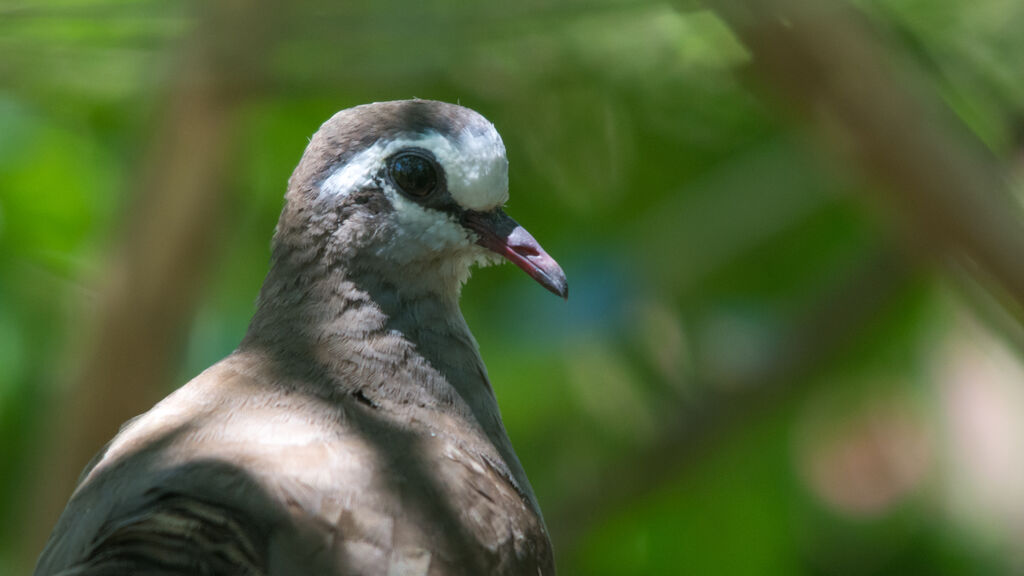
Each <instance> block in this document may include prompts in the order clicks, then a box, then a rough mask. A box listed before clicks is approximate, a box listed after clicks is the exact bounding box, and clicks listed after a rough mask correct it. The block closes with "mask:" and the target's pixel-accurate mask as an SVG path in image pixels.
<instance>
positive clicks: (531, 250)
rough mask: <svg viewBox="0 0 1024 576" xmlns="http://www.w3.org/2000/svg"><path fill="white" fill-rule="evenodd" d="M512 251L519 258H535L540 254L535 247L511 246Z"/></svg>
mask: <svg viewBox="0 0 1024 576" xmlns="http://www.w3.org/2000/svg"><path fill="white" fill-rule="evenodd" d="M512 249H513V250H515V251H516V253H517V254H519V255H520V256H537V255H538V254H540V252H538V251H537V248H536V247H535V246H513V247H512Z"/></svg>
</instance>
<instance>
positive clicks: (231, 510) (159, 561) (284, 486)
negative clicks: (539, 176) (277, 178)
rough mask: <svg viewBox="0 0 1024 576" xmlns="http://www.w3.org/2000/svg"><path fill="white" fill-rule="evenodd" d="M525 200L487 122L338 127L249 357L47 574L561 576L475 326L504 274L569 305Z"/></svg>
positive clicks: (123, 460)
mask: <svg viewBox="0 0 1024 576" xmlns="http://www.w3.org/2000/svg"><path fill="white" fill-rule="evenodd" d="M507 199H508V159H507V155H506V151H505V146H504V144H503V142H502V139H501V137H500V135H499V134H498V132H497V130H496V129H495V127H494V125H493V124H491V122H489V121H488V120H487V119H485V118H484V117H483V116H482V115H480V114H479V113H477V112H475V111H473V110H471V109H469V108H465V107H462V106H459V105H455V104H449V103H443V102H438V101H431V100H420V99H415V100H399V101H390V102H375V103H371V104H363V105H360V106H355V107H352V108H348V109H345V110H342V111H340V112H338V113H337V114H335V115H334V116H332V117H331V118H330V119H329V120H327V121H326V122H325V123H324V124H323V125H322V126H321V127H320V128H319V130H318V131H317V132H316V133H315V134H314V135H313V137H312V138H311V139H310V141H309V144H308V146H307V148H306V149H305V152H304V153H303V155H302V157H301V160H300V161H299V163H298V165H297V167H296V168H295V170H294V172H293V173H292V175H291V177H290V178H289V180H288V188H287V192H286V194H285V201H284V207H283V209H282V212H281V215H280V218H279V220H278V223H277V226H276V228H275V230H274V235H273V240H272V242H271V256H270V266H269V271H268V273H267V275H266V277H265V280H264V282H263V285H262V287H261V289H260V292H259V296H258V298H257V300H256V306H255V312H254V314H253V317H252V319H251V321H250V324H249V327H248V329H247V331H246V333H245V335H244V337H243V338H242V339H241V342H240V344H239V345H238V347H237V348H236V349H235V350H234V351H233V352H232V353H230V354H229V355H228V356H226V357H225V358H224V359H222V360H221V361H219V362H217V363H216V364H214V365H213V366H211V367H210V368H208V369H206V370H205V371H203V372H202V373H200V374H199V375H198V376H196V377H195V378H194V379H192V380H191V381H189V382H188V383H187V384H185V385H184V386H182V387H180V388H178V389H177V390H175V391H174V392H172V393H171V394H170V395H169V396H167V397H166V398H164V399H163V400H161V401H160V402H158V403H157V404H156V405H155V406H153V407H152V408H151V409H150V410H149V411H148V412H146V413H144V414H142V415H140V416H137V417H135V418H134V419H132V420H129V421H128V422H127V423H125V424H124V425H123V426H122V427H121V429H120V431H119V432H118V433H117V434H116V436H115V437H114V438H113V439H112V440H111V441H110V442H109V443H108V444H107V445H106V446H105V447H104V448H103V449H102V450H101V451H100V453H99V454H98V455H97V456H96V457H94V459H93V460H92V462H90V463H89V465H88V466H87V467H86V469H85V471H84V472H83V473H82V475H81V477H80V479H79V482H78V485H77V487H76V488H75V490H74V492H73V494H72V496H71V498H70V500H69V502H68V504H67V506H66V508H65V509H64V512H63V513H62V515H61V516H60V518H59V520H58V521H57V524H56V526H55V528H54V530H53V531H52V533H51V535H50V538H49V540H48V541H47V543H46V546H45V548H44V550H43V552H42V553H41V555H40V557H39V560H38V563H37V565H36V570H35V574H36V575H37V576H49V575H60V576H72V575H74V576H86V575H90V576H93V575H109V574H146V575H148V574H160V575H175V574H205V575H225V574H250V575H266V576H279V575H285V574H303V575H311V574H312V575H316V574H323V575H346V576H353V575H378V574H379V575H387V576H442V575H444V576H455V575H474V576H478V575H491V574H493V575H501V576H504V575H530V576H538V575H539V576H546V575H550V574H554V572H555V566H554V555H553V551H552V545H551V541H550V538H549V535H548V530H547V527H546V525H545V523H544V519H543V516H542V514H541V510H540V507H539V506H538V503H537V499H536V497H535V495H534V492H533V489H532V488H531V486H530V483H529V480H528V479H527V476H526V474H525V472H524V470H523V467H522V465H521V464H520V462H519V460H518V458H517V456H516V453H515V452H514V450H513V447H512V444H511V442H510V440H509V437H508V434H507V433H506V430H505V427H504V424H503V422H502V419H501V415H500V413H499V409H498V404H497V400H496V397H495V394H494V391H493V389H492V386H491V384H490V381H489V377H488V374H487V369H486V367H485V366H484V363H483V360H482V359H481V355H480V352H479V346H478V344H477V342H476V340H475V339H474V337H473V335H472V334H471V332H470V330H469V328H468V326H467V324H466V321H465V319H464V317H463V315H462V312H461V310H460V307H459V296H460V292H461V288H462V286H463V284H464V283H465V282H466V281H467V279H468V277H469V274H470V272H471V269H472V268H473V267H474V266H480V265H489V264H495V263H497V262H500V261H502V260H507V261H511V262H512V263H513V264H515V265H516V266H518V267H519V268H521V269H522V270H523V271H525V272H526V273H527V274H528V275H529V276H530V277H532V278H533V279H534V280H536V281H537V282H538V283H540V285H542V286H543V287H544V288H546V289H547V290H549V291H551V292H553V293H555V294H557V295H559V296H561V297H563V298H567V297H568V284H567V281H566V276H565V273H564V272H563V270H562V268H561V267H560V266H559V265H558V263H557V262H556V261H555V260H554V259H553V258H552V257H551V256H550V255H548V253H547V252H545V251H544V249H543V248H542V247H541V246H540V244H539V243H538V242H537V240H535V239H534V237H533V236H532V235H531V234H530V233H529V232H527V231H526V229H525V228H523V227H522V226H520V225H519V224H518V223H517V222H516V221H515V220H513V219H512V218H511V217H510V216H508V215H507V214H506V212H505V211H504V210H503V206H504V204H505V203H506V201H507Z"/></svg>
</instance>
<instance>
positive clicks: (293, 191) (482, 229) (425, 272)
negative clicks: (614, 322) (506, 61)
mask: <svg viewBox="0 0 1024 576" xmlns="http://www.w3.org/2000/svg"><path fill="white" fill-rule="evenodd" d="M507 200H508V160H507V158H506V155H505V146H504V144H503V143H502V140H501V137H500V136H499V135H498V132H497V131H496V130H495V128H494V126H493V125H492V124H491V123H490V122H488V121H487V120H486V119H485V118H484V117H483V116H481V115H480V114H478V113H476V112H474V111H473V110H470V109H468V108H463V107H461V106H456V105H453V104H446V103H442V102H434V101H429V100H406V101H397V102H379V103H374V104H366V105H363V106H357V107H355V108H350V109H347V110H343V111H341V112H339V113H337V114H336V115H335V116H334V117H332V118H331V119H330V120H328V121H327V122H325V123H324V124H323V126H321V128H320V130H319V131H317V133H316V134H315V135H314V136H313V138H312V139H311V140H310V143H309V146H308V147H307V149H306V151H305V153H304V155H303V158H302V160H301V162H300V163H299V166H298V167H297V168H296V170H295V173H294V174H293V175H292V178H291V180H290V181H289V192H288V195H287V202H286V207H285V210H284V212H283V213H282V216H281V220H280V222H279V224H278V230H277V233H276V234H275V255H276V254H277V251H278V250H283V251H285V252H287V253H289V255H290V257H292V258H295V257H296V255H299V257H300V258H302V257H303V256H302V255H305V256H304V257H305V258H309V259H313V258H319V259H322V260H326V261H327V265H328V266H330V265H332V264H333V263H339V264H343V265H346V266H348V267H358V268H362V269H365V270H368V271H371V272H373V273H374V274H379V275H383V276H385V277H387V278H388V279H389V281H392V282H400V283H401V284H402V285H403V286H405V287H407V290H410V291H415V290H417V289H419V290H425V291H439V292H454V294H456V295H457V294H458V290H459V287H460V286H461V285H462V283H463V282H465V280H466V278H468V276H469V271H470V268H471V267H472V266H473V265H474V264H482V265H486V264H490V263H494V262H497V261H500V260H501V258H505V259H507V260H509V261H511V262H512V263H514V264H515V265H516V266H518V267H519V268H521V269H523V270H524V271H525V272H526V273H527V274H529V275H530V276H531V277H532V278H533V279H534V280H536V281H537V282H539V283H540V284H541V285H542V286H544V287H545V288H547V289H548V290H550V291H551V292H553V293H555V294H557V295H559V296H562V297H563V298H564V297H567V295H568V285H567V283H566V278H565V274H564V273H563V272H562V269H561V267H559V265H558V263H557V262H555V260H554V259H553V258H551V257H550V256H549V255H548V254H547V252H545V251H544V249H543V248H541V246H540V244H539V243H538V242H537V241H536V240H535V239H534V238H533V236H531V235H530V233H529V232H527V231H526V229H524V228H523V227H522V226H520V225H519V224H518V223H516V222H515V220H513V219H512V218H511V217H509V216H508V215H507V214H506V213H505V212H504V210H503V209H502V207H503V206H504V204H505V202H506V201H507Z"/></svg>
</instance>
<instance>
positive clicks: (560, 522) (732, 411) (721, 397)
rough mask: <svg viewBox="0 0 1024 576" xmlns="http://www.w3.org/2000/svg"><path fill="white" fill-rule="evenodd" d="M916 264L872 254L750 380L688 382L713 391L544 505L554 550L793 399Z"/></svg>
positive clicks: (570, 549)
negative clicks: (722, 383) (599, 471)
mask: <svg viewBox="0 0 1024 576" xmlns="http://www.w3.org/2000/svg"><path fill="white" fill-rule="evenodd" d="M916 270H917V269H916V267H915V266H914V264H913V260H911V259H909V258H907V257H905V256H904V255H902V254H897V253H892V252H882V253H879V254H877V255H875V256H874V257H873V258H872V259H871V260H870V261H868V262H867V263H865V264H863V265H862V266H861V268H860V269H859V270H857V271H856V272H855V273H854V274H853V277H852V278H850V279H849V280H848V281H847V282H845V283H844V284H843V285H841V286H839V287H838V288H836V289H835V290H833V291H832V292H831V293H829V294H827V295H826V296H825V297H824V298H822V299H821V301H819V302H818V303H817V304H816V305H813V306H811V307H810V309H809V310H808V311H807V313H806V314H805V315H804V316H803V318H802V319H800V320H798V321H797V322H796V324H795V325H794V327H793V328H792V329H791V331H790V334H789V336H788V337H786V338H785V339H784V340H783V341H784V345H783V346H782V348H781V353H780V354H779V355H778V356H777V357H776V358H774V359H773V363H772V365H770V366H769V367H767V368H766V369H765V370H764V371H762V372H760V373H759V374H757V375H756V376H754V377H752V379H751V380H750V381H745V382H737V383H730V384H731V385H730V386H729V387H728V388H724V387H722V386H716V385H714V383H703V384H700V383H698V384H695V385H694V386H693V388H695V389H700V390H716V391H718V392H715V393H713V394H710V395H708V396H706V397H704V398H702V399H701V400H698V401H696V402H692V401H686V402H685V403H682V402H681V403H680V405H679V406H678V407H677V410H676V417H675V418H674V419H673V420H672V421H670V422H664V423H662V427H661V428H659V430H658V433H657V435H656V436H655V438H654V439H653V440H652V441H650V442H649V443H648V444H647V445H646V446H645V447H644V448H643V449H641V450H637V451H635V452H632V453H629V454H627V455H626V456H625V458H624V459H622V460H620V461H618V462H616V463H615V464H614V465H613V466H609V467H608V469H607V470H606V472H605V473H603V474H594V475H592V476H590V477H589V478H588V479H587V480H586V481H580V482H579V483H578V484H577V485H576V486H575V487H574V493H573V497H572V498H571V499H568V500H563V501H561V502H555V503H552V504H554V505H553V506H551V505H549V507H548V509H547V517H548V521H549V525H550V526H551V527H552V529H553V530H554V533H553V538H554V541H555V545H556V549H557V550H559V551H560V552H561V553H562V554H568V555H570V556H571V555H572V554H574V553H575V552H576V550H577V547H578V545H579V543H580V538H581V537H582V536H583V535H584V534H585V531H586V530H588V529H589V528H591V527H594V526H599V525H600V523H601V521H602V520H605V519H607V518H608V517H609V516H611V515H613V514H615V513H616V512H619V511H622V510H625V509H627V508H628V506H629V505H631V504H633V503H635V502H636V500H637V499H638V498H639V497H642V496H643V495H645V494H647V493H649V492H651V491H653V490H655V489H657V488H658V487H659V486H662V485H664V483H665V482H667V481H669V480H671V479H674V478H677V477H678V476H679V474H681V473H683V472H684V471H685V469H686V468H687V467H689V466H693V465H695V464H696V463H697V461H698V460H699V457H700V456H701V455H703V454H708V453H711V452H713V451H714V449H715V448H716V447H717V446H719V445H720V444H721V442H723V441H725V440H726V439H727V438H728V437H729V435H730V434H731V433H734V432H736V431H738V430H739V429H741V428H742V425H743V424H744V423H748V422H749V421H750V420H751V419H753V418H757V417H763V416H765V415H766V414H768V413H770V412H771V411H772V410H774V409H775V408H777V407H779V406H782V405H784V404H785V403H786V402H787V401H790V400H792V399H793V397H794V396H796V395H797V394H799V393H800V392H802V391H803V389H804V388H805V387H806V386H808V385H810V384H812V383H813V382H814V379H813V375H814V373H815V372H816V371H818V370H820V369H821V368H822V367H823V366H827V365H828V364H829V363H830V362H831V361H832V360H834V359H835V357H836V356H838V355H839V354H840V353H841V352H842V351H843V350H844V349H846V348H847V346H848V345H849V344H850V343H851V342H853V341H855V340H856V339H857V338H858V337H859V336H860V335H861V334H862V333H863V332H864V331H865V330H866V329H867V328H869V327H870V325H871V324H872V323H873V322H875V321H877V319H878V318H879V316H881V315H882V314H884V313H885V312H886V311H887V309H888V308H889V306H891V305H892V304H893V303H894V301H895V299H896V298H897V297H898V296H899V295H900V294H901V293H902V292H903V291H904V290H905V289H906V288H907V287H908V286H909V284H910V282H911V281H912V280H913V277H914V276H913V275H914V273H915V272H916Z"/></svg>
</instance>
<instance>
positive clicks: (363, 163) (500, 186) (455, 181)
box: [320, 130, 508, 211]
mask: <svg viewBox="0 0 1024 576" xmlns="http://www.w3.org/2000/svg"><path fill="white" fill-rule="evenodd" d="M403 148H423V149H424V150H429V151H430V152H431V153H432V154H433V155H434V157H435V158H436V159H437V161H438V163H440V164H441V167H442V168H443V169H444V171H445V177H446V179H447V183H448V192H449V193H450V194H451V196H452V199H454V200H455V201H456V202H457V203H458V204H459V205H460V206H462V207H463V208H466V209H469V210H478V211H488V210H493V209H495V208H499V207H501V206H502V205H503V204H505V202H507V201H508V160H507V159H506V158H505V145H504V144H503V143H502V141H501V137H500V136H498V133H497V132H496V131H494V130H490V131H488V132H486V133H483V134H477V133H472V132H468V131H467V132H462V133H461V134H459V136H458V137H457V138H456V139H454V140H453V139H451V138H446V137H444V136H442V135H441V134H440V133H438V132H436V131H430V132H426V133H424V134H421V135H418V136H417V137H411V138H397V139H394V140H391V141H387V142H378V143H376V144H374V145H373V146H371V147H369V148H367V149H366V150H363V151H362V152H360V153H359V154H356V155H355V156H353V157H352V158H351V159H349V161H348V162H346V163H345V164H344V165H343V166H341V167H340V168H338V169H337V170H335V171H334V173H333V174H331V175H330V176H329V177H328V178H327V179H326V180H324V182H323V184H322V185H321V186H320V191H321V193H323V194H332V195H341V194H347V193H349V192H350V191H352V190H358V189H359V188H361V187H364V186H366V185H368V184H370V183H371V180H372V178H373V176H374V175H376V174H377V172H378V171H379V170H380V169H381V168H382V167H383V165H384V161H385V160H386V159H387V158H388V157H389V156H391V155H392V154H394V153H395V152H397V151H399V150H401V149H403Z"/></svg>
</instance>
